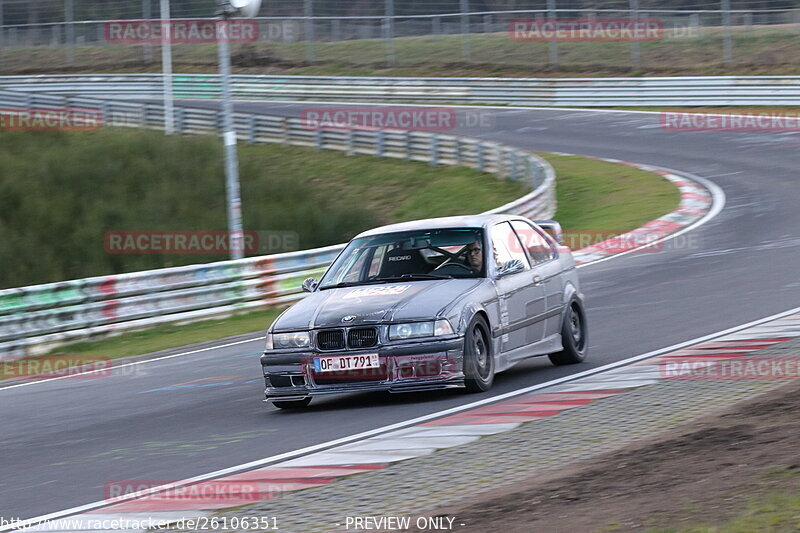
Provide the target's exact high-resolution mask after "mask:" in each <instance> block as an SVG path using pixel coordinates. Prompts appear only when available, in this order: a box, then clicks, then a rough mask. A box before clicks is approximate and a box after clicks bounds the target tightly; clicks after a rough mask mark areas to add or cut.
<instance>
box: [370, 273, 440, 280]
mask: <svg viewBox="0 0 800 533" xmlns="http://www.w3.org/2000/svg"><path fill="white" fill-rule="evenodd" d="M414 279H423V280H426V279H453V276H448V275H446V274H444V275H438V274H401V275H399V276H388V277H385V278H376V279H374V280H372V281H381V282H383V281H404V280H414Z"/></svg>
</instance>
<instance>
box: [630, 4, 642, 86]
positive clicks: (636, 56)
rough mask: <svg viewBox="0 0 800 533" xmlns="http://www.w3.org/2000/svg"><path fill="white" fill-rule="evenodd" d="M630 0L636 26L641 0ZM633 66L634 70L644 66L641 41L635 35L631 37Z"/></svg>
mask: <svg viewBox="0 0 800 533" xmlns="http://www.w3.org/2000/svg"><path fill="white" fill-rule="evenodd" d="M630 2H631V20H632V21H633V24H634V28H636V25H637V24H638V22H639V0H630ZM634 35H635V31H634ZM631 68H632V69H633V70H634V71H639V70H641V68H642V49H641V47H640V45H639V41H637V40H636V38H635V37H634V38H633V39H631Z"/></svg>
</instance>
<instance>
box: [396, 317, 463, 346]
mask: <svg viewBox="0 0 800 533" xmlns="http://www.w3.org/2000/svg"><path fill="white" fill-rule="evenodd" d="M452 334H453V326H451V325H450V322H448V321H447V320H446V319H442V320H436V321H433V320H431V321H430V322H409V323H408V324H392V325H391V326H389V339H390V340H393V341H397V340H405V339H417V338H420V337H440V336H442V335H452Z"/></svg>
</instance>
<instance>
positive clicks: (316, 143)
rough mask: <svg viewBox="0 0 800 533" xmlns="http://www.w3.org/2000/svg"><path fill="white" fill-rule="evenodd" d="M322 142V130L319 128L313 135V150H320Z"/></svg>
mask: <svg viewBox="0 0 800 533" xmlns="http://www.w3.org/2000/svg"><path fill="white" fill-rule="evenodd" d="M323 141H324V139H323V138H322V128H319V129H317V131H316V133H315V134H314V148H315V149H317V150H322V145H323V144H324V142H323Z"/></svg>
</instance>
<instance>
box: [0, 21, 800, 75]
mask: <svg viewBox="0 0 800 533" xmlns="http://www.w3.org/2000/svg"><path fill="white" fill-rule="evenodd" d="M668 26H669V25H668ZM668 35H669V34H668ZM733 44H734V48H733V52H734V64H733V65H730V66H728V65H724V64H723V53H722V50H723V40H722V32H721V31H720V29H718V28H705V29H704V31H703V34H702V36H701V37H700V38H698V39H685V38H671V37H669V38H667V39H665V40H663V41H658V42H644V43H641V55H642V68H641V70H639V71H636V72H633V71H632V69H631V46H630V43H623V42H591V43H579V42H578V43H568V42H562V43H559V52H560V54H559V65H558V67H556V68H553V67H551V66H550V65H549V59H548V57H549V56H548V47H549V44H548V43H536V42H514V41H512V40H511V39H509V37H508V35H507V34H506V33H505V32H497V33H489V34H475V35H472V36H471V37H470V46H471V60H470V61H469V62H466V61H464V60H463V59H462V54H461V47H462V38H461V36H460V35H439V36H421V37H401V38H397V39H396V40H395V47H396V55H397V62H398V63H397V65H396V66H391V67H389V66H387V65H386V51H385V47H384V43H383V41H382V40H380V39H357V40H351V41H342V42H318V43H317V44H316V57H315V61H314V62H311V63H309V62H308V61H307V60H306V44H305V43H303V42H299V43H293V44H283V43H258V44H248V45H234V46H233V63H234V68H235V70H236V71H237V72H239V73H251V74H258V73H260V74H309V75H348V76H370V75H373V76H374V75H387V76H516V77H529V76H618V75H630V74H633V75H720V74H739V75H741V74H800V40H799V39H797V34H796V33H795V27H794V26H793V25H774V26H761V27H756V28H754V29H753V31H748V29H747V28H745V27H734V31H733ZM173 48H174V66H175V68H176V70H178V71H180V72H185V73H189V72H216V55H215V54H216V50H215V47H214V46H213V45H207V44H201V45H176V46H174V47H173ZM3 53H4V56H3V65H4V72H5V73H7V74H28V73H49V74H52V73H56V72H71V73H72V72H123V71H125V72H148V71H149V72H158V71H159V70H160V65H159V64H158V63H153V64H151V65H145V64H143V55H142V49H141V46H137V45H126V46H123V45H107V46H96V47H78V48H77V51H76V57H77V59H76V63H75V65H72V66H70V65H67V64H66V51H65V50H59V49H53V48H46V47H40V48H35V49H20V50H5V51H4V52H3Z"/></svg>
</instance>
